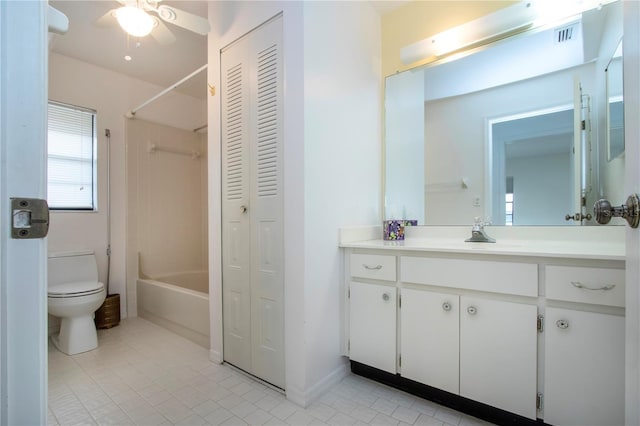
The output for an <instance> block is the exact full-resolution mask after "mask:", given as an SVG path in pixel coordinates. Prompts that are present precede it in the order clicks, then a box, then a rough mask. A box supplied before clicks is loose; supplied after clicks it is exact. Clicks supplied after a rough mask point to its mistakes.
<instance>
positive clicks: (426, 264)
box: [400, 256, 538, 297]
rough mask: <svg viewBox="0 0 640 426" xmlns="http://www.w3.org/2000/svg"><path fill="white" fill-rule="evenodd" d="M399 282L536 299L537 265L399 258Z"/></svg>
mask: <svg viewBox="0 0 640 426" xmlns="http://www.w3.org/2000/svg"><path fill="white" fill-rule="evenodd" d="M400 280H401V281H403V282H407V283H415V284H427V285H433V286H440V287H455V288H460V289H467V290H477V291H488V292H492V293H504V294H515V295H519V296H529V297H537V296H538V265H537V264H534V263H516V262H493V261H484V260H466V259H440V258H421V257H410V256H402V257H401V258H400Z"/></svg>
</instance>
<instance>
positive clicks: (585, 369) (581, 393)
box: [544, 308, 624, 425]
mask: <svg viewBox="0 0 640 426" xmlns="http://www.w3.org/2000/svg"><path fill="white" fill-rule="evenodd" d="M545 317H546V319H545V324H546V330H545V367H544V421H545V423H550V424H562V425H585V424H593V425H605V424H606V425H621V424H624V317H621V316H615V315H606V314H598V313H593V312H582V311H574V310H569V309H558V308H547V310H546V313H545Z"/></svg>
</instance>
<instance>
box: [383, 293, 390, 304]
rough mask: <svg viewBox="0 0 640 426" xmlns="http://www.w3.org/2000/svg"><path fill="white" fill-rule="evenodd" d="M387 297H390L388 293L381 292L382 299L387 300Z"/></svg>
mask: <svg viewBox="0 0 640 426" xmlns="http://www.w3.org/2000/svg"><path fill="white" fill-rule="evenodd" d="M389 298H390V296H389V293H383V294H382V300H384V301H385V302H388V301H389Z"/></svg>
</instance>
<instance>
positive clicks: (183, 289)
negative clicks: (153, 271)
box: [137, 271, 210, 349]
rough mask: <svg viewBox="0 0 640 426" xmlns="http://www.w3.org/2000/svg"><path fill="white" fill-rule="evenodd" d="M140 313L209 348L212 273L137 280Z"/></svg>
mask: <svg viewBox="0 0 640 426" xmlns="http://www.w3.org/2000/svg"><path fill="white" fill-rule="evenodd" d="M137 283H138V285H137V292H138V315H139V316H140V317H142V318H145V319H147V320H149V321H151V322H154V323H156V324H158V325H160V326H162V327H164V328H167V329H169V330H171V331H173V332H174V333H177V334H179V335H181V336H183V337H185V338H187V339H189V340H191V341H193V342H195V343H197V344H199V345H200V346H203V347H205V348H207V349H208V348H209V346H210V344H209V294H208V293H209V291H208V290H209V274H208V273H207V272H206V271H201V272H185V273H177V274H172V275H164V276H158V277H153V278H139V279H138V281H137Z"/></svg>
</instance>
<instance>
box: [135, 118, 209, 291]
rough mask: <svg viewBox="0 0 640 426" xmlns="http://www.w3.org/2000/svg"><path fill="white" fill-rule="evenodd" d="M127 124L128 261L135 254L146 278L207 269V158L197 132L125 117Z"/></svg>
mask: <svg viewBox="0 0 640 426" xmlns="http://www.w3.org/2000/svg"><path fill="white" fill-rule="evenodd" d="M126 127H127V146H128V150H127V166H128V171H129V172H130V173H129V174H128V176H127V186H128V190H129V201H128V207H129V208H130V210H129V212H130V213H129V215H128V218H127V219H128V223H127V226H128V233H129V237H130V241H131V239H132V238H131V237H133V236H136V237H137V238H135V242H133V241H132V242H131V243H130V244H128V245H127V249H128V254H127V258H128V261H130V262H133V263H135V262H136V259H137V258H138V259H139V261H140V262H141V263H140V264H139V266H140V271H141V272H143V273H144V274H145V275H146V276H149V277H157V276H161V275H167V274H175V273H181V272H190V271H203V270H207V259H208V256H207V253H206V250H203V245H204V243H203V241H204V240H206V239H207V232H206V227H204V228H203V217H204V216H207V211H206V200H207V198H206V187H205V188H202V187H201V185H202V184H203V182H202V174H203V171H206V164H207V156H206V152H205V151H204V149H203V146H202V145H203V141H202V140H201V137H200V135H199V134H196V133H194V132H193V131H191V130H181V129H176V128H175V127H169V126H163V125H160V124H156V123H150V122H148V121H145V120H129V121H128V122H127V126H126ZM150 144H154V145H155V146H156V147H157V149H156V151H155V152H150V151H149V145H150ZM167 150H170V151H173V152H167ZM191 152H193V153H195V152H197V153H199V157H195V158H194V157H193V156H190V155H189V153H191ZM179 153H182V154H179ZM204 183H205V184H206V182H204ZM203 195H205V197H203ZM134 204H135V207H134ZM132 207H133V209H132ZM138 253H139V257H138V256H136V254H138ZM128 278H130V279H131V280H135V279H136V278H137V276H134V277H128ZM130 282H131V281H130Z"/></svg>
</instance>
